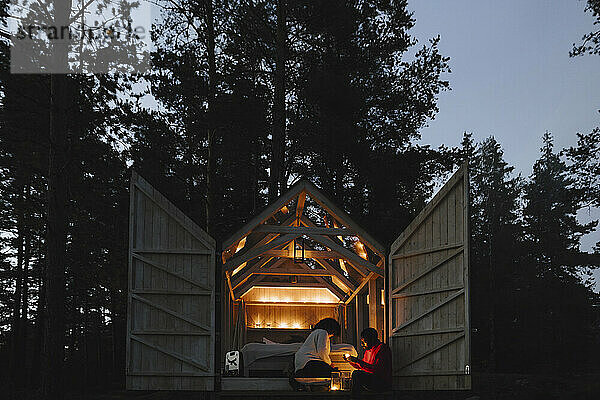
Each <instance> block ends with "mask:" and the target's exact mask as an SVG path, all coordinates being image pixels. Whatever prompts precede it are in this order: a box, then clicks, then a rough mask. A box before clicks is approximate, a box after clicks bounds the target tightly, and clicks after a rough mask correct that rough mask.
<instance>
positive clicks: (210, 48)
mask: <svg viewBox="0 0 600 400" xmlns="http://www.w3.org/2000/svg"><path fill="white" fill-rule="evenodd" d="M206 41H207V43H206V48H207V53H208V132H207V139H208V151H207V163H206V231H207V232H208V233H209V234H214V222H215V164H216V163H215V159H216V152H215V134H216V126H215V98H216V87H217V67H216V60H215V26H214V10H213V4H212V0H206Z"/></svg>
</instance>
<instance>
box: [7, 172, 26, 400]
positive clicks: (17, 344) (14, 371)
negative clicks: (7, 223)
mask: <svg viewBox="0 0 600 400" xmlns="http://www.w3.org/2000/svg"><path fill="white" fill-rule="evenodd" d="M19 169H21V168H19ZM17 180H18V181H20V182H22V173H21V171H19V173H18V177H17ZM18 190H19V196H18V200H17V203H16V204H15V205H16V208H17V265H16V269H15V277H16V279H15V292H14V294H13V310H12V326H11V342H10V343H11V347H10V349H11V355H10V369H9V371H10V380H9V392H10V393H12V392H13V390H14V389H15V388H17V387H19V374H20V373H21V371H22V369H21V363H22V359H21V355H20V354H19V349H20V348H21V341H22V340H23V337H22V335H21V323H22V320H21V300H22V295H23V259H24V251H25V248H24V244H25V240H24V225H25V224H24V218H25V210H24V207H25V201H24V192H25V188H24V186H18Z"/></svg>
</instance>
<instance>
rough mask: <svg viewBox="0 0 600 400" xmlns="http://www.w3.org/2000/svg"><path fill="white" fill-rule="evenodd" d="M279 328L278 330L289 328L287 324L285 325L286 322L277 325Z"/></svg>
mask: <svg viewBox="0 0 600 400" xmlns="http://www.w3.org/2000/svg"><path fill="white" fill-rule="evenodd" d="M279 327H280V328H288V327H289V325H288V323H287V322H282V323H280V324H279Z"/></svg>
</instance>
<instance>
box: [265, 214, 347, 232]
mask: <svg viewBox="0 0 600 400" xmlns="http://www.w3.org/2000/svg"><path fill="white" fill-rule="evenodd" d="M301 218H302V219H305V218H306V217H305V216H304V217H301ZM301 222H302V220H301ZM254 232H273V233H297V234H299V235H310V234H313V235H334V236H356V232H354V231H353V230H351V229H345V228H322V227H320V226H316V225H315V226H314V227H308V226H299V227H296V226H281V225H267V224H263V225H259V226H257V227H256V229H254Z"/></svg>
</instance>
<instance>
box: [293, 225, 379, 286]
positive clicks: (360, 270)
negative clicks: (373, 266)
mask: <svg viewBox="0 0 600 400" xmlns="http://www.w3.org/2000/svg"><path fill="white" fill-rule="evenodd" d="M300 222H301V223H302V224H303V225H305V226H306V227H309V228H315V227H316V225H315V223H314V222H312V221H311V220H310V218H308V217H306V216H305V217H303V218H302V219H301V220H300ZM308 236H310V234H308ZM321 238H323V240H325V241H326V243H330V244H333V245H334V246H336V245H337V243H336V242H335V241H334V240H333V239H331V238H329V237H327V236H321ZM337 246H339V245H337ZM328 247H329V248H332V247H333V246H328ZM340 247H342V248H345V247H343V246H340ZM348 251H350V250H348ZM350 253H353V252H350ZM353 254H355V253H353ZM340 256H342V258H344V256H343V255H342V254H340ZM357 257H359V256H358V255H357ZM359 258H360V257H359ZM345 260H346V261H347V262H348V264H350V266H351V267H352V268H354V269H355V270H356V271H358V273H359V274H361V275H362V276H367V275H369V269H368V268H366V267H363V266H362V264H356V263H354V262H352V261H351V260H349V259H348V257H345ZM361 260H362V258H361Z"/></svg>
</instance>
